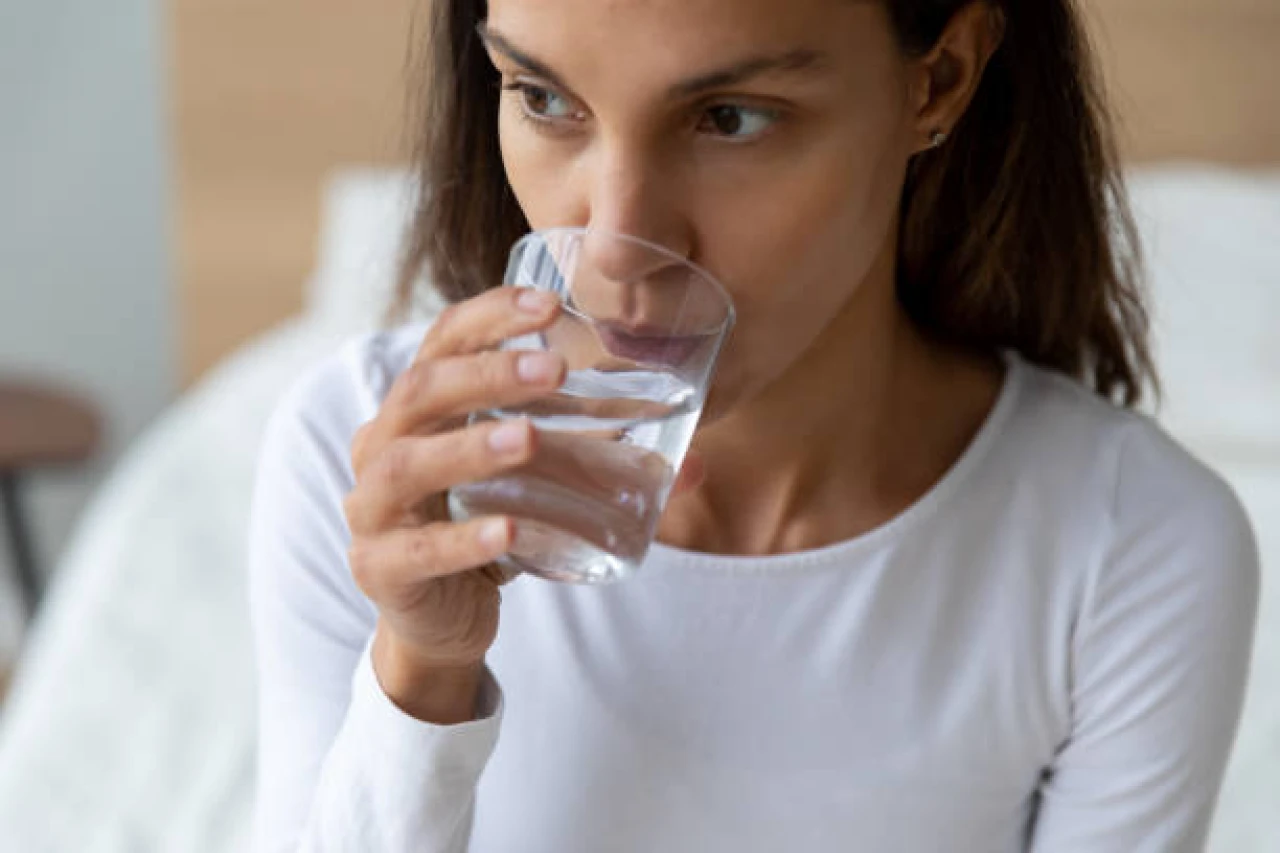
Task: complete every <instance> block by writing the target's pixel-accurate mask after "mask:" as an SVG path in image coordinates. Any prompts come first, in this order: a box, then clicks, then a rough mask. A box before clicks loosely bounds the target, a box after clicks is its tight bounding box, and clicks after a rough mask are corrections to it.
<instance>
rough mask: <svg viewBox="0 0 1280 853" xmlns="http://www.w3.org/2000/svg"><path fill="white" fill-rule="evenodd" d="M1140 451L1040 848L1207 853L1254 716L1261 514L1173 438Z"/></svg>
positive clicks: (1043, 802) (1126, 461) (1118, 520)
mask: <svg viewBox="0 0 1280 853" xmlns="http://www.w3.org/2000/svg"><path fill="white" fill-rule="evenodd" d="M1129 444H1130V445H1136V446H1130V447H1127V448H1125V450H1124V451H1122V456H1121V462H1120V464H1119V475H1118V481H1117V486H1116V494H1115V502H1114V510H1113V513H1112V524H1113V529H1112V531H1111V535H1110V536H1109V537H1107V540H1108V541H1107V542H1106V543H1103V545H1102V547H1101V548H1100V551H1101V556H1100V559H1099V560H1098V563H1097V565H1096V566H1095V567H1094V574H1093V576H1092V578H1091V581H1090V584H1089V588H1088V590H1087V592H1086V594H1085V601H1084V604H1083V608H1082V612H1081V613H1080V616H1079V622H1078V624H1077V628H1076V636H1075V641H1074V648H1073V657H1074V659H1073V661H1072V668H1071V672H1072V680H1073V683H1072V696H1071V699H1072V731H1071V735H1070V737H1069V738H1068V739H1067V741H1066V742H1065V743H1064V744H1062V745H1061V747H1060V749H1059V751H1058V754H1057V756H1056V759H1055V761H1054V763H1053V766H1052V767H1051V768H1050V770H1049V772H1048V773H1047V775H1046V778H1045V781H1044V783H1043V785H1042V788H1041V792H1040V803H1039V813H1038V816H1037V819H1036V823H1035V826H1034V827H1033V833H1032V838H1033V843H1032V845H1031V849H1032V850H1033V851H1034V853H1067V852H1068V851H1070V853H1082V851H1085V852H1086V853H1088V851H1116V852H1117V853H1121V851H1123V853H1142V851H1159V853H1179V851H1199V850H1202V849H1203V848H1204V844H1205V839H1206V836H1207V835H1208V830H1209V825H1210V820H1211V818H1212V814H1213V809H1214V805H1215V802H1216V800H1217V795H1218V790H1219V787H1220V785H1221V782H1222V776H1223V772H1224V769H1225V766H1226V763H1227V759H1228V756H1229V754H1230V752H1231V746H1232V743H1233V741H1234V738H1235V731H1236V725H1237V723H1238V721H1239V716H1240V710H1241V705H1242V701H1243V695H1244V688H1245V683H1246V680H1247V673H1248V668H1249V658H1250V652H1251V646H1252V637H1253V627H1254V620H1255V616H1256V611H1257V598H1258V586H1259V558H1258V552H1257V546H1256V542H1255V539H1254V537H1253V533H1252V530H1251V529H1250V526H1249V522H1248V519H1247V517H1246V515H1245V513H1244V510H1243V509H1242V508H1241V506H1240V503H1239V501H1238V500H1237V499H1236V497H1235V495H1234V493H1233V492H1232V491H1231V490H1230V488H1229V487H1228V486H1227V485H1226V484H1225V483H1224V482H1223V481H1221V480H1220V479H1219V478H1218V477H1217V476H1216V475H1214V474H1212V473H1210V472H1209V471H1208V470H1207V469H1205V468H1202V467H1201V466H1200V465H1199V463H1195V462H1194V460H1191V459H1190V457H1189V456H1186V455H1185V454H1183V453H1182V451H1181V450H1180V449H1177V448H1174V447H1173V446H1172V443H1171V442H1167V440H1166V439H1163V437H1162V439H1161V441H1159V442H1151V441H1144V442H1129Z"/></svg>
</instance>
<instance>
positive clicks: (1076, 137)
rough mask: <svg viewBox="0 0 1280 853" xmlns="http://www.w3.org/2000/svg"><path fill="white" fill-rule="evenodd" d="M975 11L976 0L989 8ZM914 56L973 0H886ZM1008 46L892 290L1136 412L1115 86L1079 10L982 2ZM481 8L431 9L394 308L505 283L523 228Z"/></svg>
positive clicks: (1068, 3)
mask: <svg viewBox="0 0 1280 853" xmlns="http://www.w3.org/2000/svg"><path fill="white" fill-rule="evenodd" d="M978 1H979V2H980V1H981V0H978ZM883 2H885V4H886V7H887V9H888V12H889V17H890V20H891V21H892V23H893V26H894V28H895V30H896V34H897V38H898V41H899V44H900V45H901V47H902V49H903V50H904V51H905V52H906V53H908V54H910V55H920V54H923V53H927V52H928V51H929V49H930V48H932V47H933V46H934V45H935V44H936V43H937V40H938V39H939V37H940V36H941V34H942V32H943V30H944V29H945V27H946V25H947V23H948V22H949V21H950V20H951V18H952V17H953V16H954V15H955V14H956V13H957V12H958V11H959V10H960V9H962V8H963V7H965V6H966V5H968V3H969V2H974V0H883ZM986 2H987V4H988V6H989V7H990V8H991V9H992V10H993V13H996V14H999V15H1001V16H1002V17H1003V26H1004V37H1003V40H1002V41H1001V44H1000V46H999V47H998V48H997V50H996V52H995V53H994V55H993V56H992V58H991V60H990V62H989V63H988V65H987V68H986V71H985V73H984V75H983V79H982V81H981V84H980V85H979V87H978V90H977V92H976V93H975V95H974V98H973V101H972V103H971V104H970V106H969V109H968V110H967V111H966V112H965V115H964V117H963V119H962V120H961V121H960V123H959V124H958V126H957V127H955V128H954V130H953V132H952V133H951V136H950V139H949V141H948V142H947V144H946V145H944V146H942V147H941V148H939V149H936V150H933V151H930V152H928V153H925V154H923V155H921V156H918V157H916V158H915V159H914V160H913V161H912V165H911V166H910V168H909V170H908V174H907V179H906V182H905V184H904V186H903V191H902V203H901V226H902V227H901V229H900V238H899V247H898V280H897V294H898V299H899V301H900V302H901V304H902V306H903V308H904V309H905V311H906V312H907V314H908V316H910V317H911V318H912V320H913V321H914V322H915V323H916V324H918V326H919V327H920V328H921V329H922V330H923V331H924V332H925V333H926V334H928V335H930V336H932V337H934V338H935V339H938V340H943V341H946V342H948V343H954V344H958V345H961V346H965V347H968V348H972V349H995V348H1010V349H1013V350H1016V351H1017V352H1019V353H1020V354H1021V355H1022V356H1023V357H1024V358H1026V359H1027V360H1028V361H1031V362H1033V363H1036V364H1039V365H1042V366H1044V367H1047V368H1050V369H1052V370H1056V371H1059V372H1061V373H1064V374H1067V375H1069V376H1072V377H1074V378H1076V379H1077V380H1079V381H1081V382H1083V383H1085V384H1086V385H1087V386H1088V387H1090V388H1092V389H1093V390H1094V391H1096V392H1097V393H1098V394H1100V395H1102V396H1104V397H1106V398H1108V399H1111V400H1113V401H1116V402H1119V403H1121V404H1123V405H1128V406H1131V405H1134V404H1136V403H1137V402H1138V401H1139V400H1140V399H1141V397H1142V395H1143V393H1144V390H1145V389H1146V387H1148V386H1150V387H1151V389H1153V390H1156V389H1157V388H1158V381H1157V377H1156V373H1155V368H1154V364H1153V360H1152V358H1151V352H1150V346H1149V342H1148V334H1149V322H1148V316H1147V311H1146V308H1145V306H1144V300H1143V288H1142V286H1141V275H1140V270H1141V265H1140V258H1139V244H1138V240H1137V236H1136V229H1135V227H1134V223H1133V219H1132V216H1131V213H1130V211H1129V207H1128V201H1127V197H1126V193H1125V189H1124V184H1123V180H1122V176H1121V172H1120V166H1119V158H1118V155H1117V151H1116V144H1115V140H1114V134H1113V130H1112V124H1111V120H1110V116H1109V114H1108V110H1107V105H1106V102H1105V98H1104V94H1103V90H1102V86H1101V83H1100V81H1099V77H1098V74H1097V71H1096V69H1095V62H1094V58H1093V55H1092V51H1091V49H1090V45H1089V42H1088V39H1087V38H1086V35H1085V32H1084V29H1083V27H1082V25H1081V21H1080V16H1079V12H1078V10H1077V9H1076V7H1075V5H1074V3H1073V2H1072V0H1037V2H1035V3H1023V2H1012V0H986ZM486 12H487V9H486V2H485V0H433V2H432V3H431V4H430V8H429V10H428V11H427V12H426V15H427V16H428V18H427V20H426V23H427V27H428V32H427V33H426V34H425V36H424V37H423V38H422V39H421V40H420V44H421V47H422V54H423V63H422V67H421V69H420V71H421V73H422V74H423V77H424V78H425V79H424V91H423V92H422V93H421V95H422V97H420V98H419V99H418V100H417V106H418V115H417V117H416V119H415V121H414V128H415V130H414V132H415V133H416V161H417V170H418V178H419V181H420V185H421V186H422V187H423V188H424V191H423V192H422V193H421V195H420V200H419V203H418V207H417V209H416V211H415V214H414V218H413V221H412V224H411V227H410V231H409V234H408V241H407V243H406V247H405V257H404V266H403V268H402V272H401V278H400V285H399V289H398V299H397V307H398V309H399V310H400V311H401V312H403V311H404V310H405V309H407V307H408V306H409V305H410V303H411V302H412V301H413V298H414V295H415V289H416V288H417V287H419V286H420V285H419V282H420V281H421V280H422V277H423V273H428V274H429V278H430V280H431V282H432V284H433V286H434V287H435V288H436V289H437V290H438V291H439V293H440V295H441V296H443V297H444V298H445V299H446V300H448V301H450V302H456V301H459V300H462V299H465V298H468V297H470V296H474V295H476V294H478V293H481V292H482V291H484V290H486V289H489V288H491V287H494V286H497V284H498V283H499V282H500V281H501V280H502V274H503V268H504V266H505V263H506V256H507V252H508V250H509V248H510V246H511V244H512V243H514V242H515V241H516V240H517V239H518V238H519V237H520V236H522V235H523V234H524V233H526V232H527V231H528V229H529V225H528V222H527V220H526V219H525V217H524V214H523V213H522V212H521V210H520V207H519V205H518V204H517V202H516V199H515V196H514V194H513V193H512V191H511V187H510V185H509V184H508V183H507V179H506V174H505V172H504V169H503V165H502V158H501V153H500V150H499V147H498V133H497V121H498V101H499V94H500V93H499V83H500V81H499V77H498V74H497V72H496V71H495V70H494V69H493V67H492V65H491V64H490V62H489V61H488V58H487V57H486V55H485V53H484V49H483V46H482V44H481V42H480V39H479V36H478V34H477V31H476V28H477V24H479V23H480V22H481V21H482V20H483V18H484V16H485V14H486Z"/></svg>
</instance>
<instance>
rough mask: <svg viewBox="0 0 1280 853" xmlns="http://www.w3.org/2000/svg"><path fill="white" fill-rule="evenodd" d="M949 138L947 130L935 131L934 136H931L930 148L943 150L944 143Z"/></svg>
mask: <svg viewBox="0 0 1280 853" xmlns="http://www.w3.org/2000/svg"><path fill="white" fill-rule="evenodd" d="M947 138H948V136H947V132H946V131H945V130H941V129H939V130H935V131H934V132H933V133H932V134H930V135H929V147H930V148H941V147H942V145H943V143H945V142H946V141H947Z"/></svg>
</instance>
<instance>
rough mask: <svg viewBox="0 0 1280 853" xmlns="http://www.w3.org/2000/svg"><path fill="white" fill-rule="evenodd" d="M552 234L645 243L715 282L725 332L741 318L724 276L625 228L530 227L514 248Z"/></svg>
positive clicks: (652, 250)
mask: <svg viewBox="0 0 1280 853" xmlns="http://www.w3.org/2000/svg"><path fill="white" fill-rule="evenodd" d="M548 234H569V235H572V236H575V237H578V238H582V237H585V236H586V235H587V234H604V235H605V236H607V237H611V238H613V239H616V240H624V241H626V242H628V243H634V244H636V245H638V246H642V247H644V248H646V249H648V250H649V251H651V252H654V253H656V254H659V255H662V256H664V257H666V258H670V259H671V260H673V261H676V262H678V263H680V264H682V265H684V266H686V267H689V268H690V269H692V270H693V271H694V272H696V273H697V274H698V275H699V277H701V278H702V279H703V280H704V281H707V282H709V283H710V284H711V287H712V289H713V290H714V291H715V293H716V295H717V296H718V297H719V298H720V301H721V302H722V303H723V304H724V308H725V317H724V321H723V323H722V324H721V332H722V333H723V334H727V333H728V332H729V330H730V329H732V328H733V325H734V323H735V321H736V319H737V310H736V309H735V308H734V305H733V297H732V296H730V295H729V289H728V288H727V287H725V286H724V284H722V283H721V281H720V279H718V278H716V277H715V276H714V275H712V274H711V272H710V271H708V270H707V269H706V268H705V267H703V266H701V265H700V264H698V263H696V262H694V261H691V260H689V259H688V258H686V257H685V256H684V255H681V254H680V253H679V252H675V251H672V250H671V249H668V248H667V247H666V246H663V245H661V244H660V243H654V242H652V241H650V240H646V239H644V238H643V237H636V236H634V235H632V234H624V233H622V232H621V231H610V230H609V229H607V228H593V227H591V226H581V225H556V226H553V227H550V228H537V229H533V230H530V231H528V232H526V233H525V234H524V235H523V236H521V237H520V239H519V240H517V241H516V242H515V244H514V245H513V246H512V247H511V248H512V251H513V252H514V251H516V250H517V249H520V248H522V247H524V245H525V244H526V243H531V242H533V241H534V240H536V239H538V238H540V237H542V236H543V235H548Z"/></svg>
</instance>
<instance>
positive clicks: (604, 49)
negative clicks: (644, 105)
mask: <svg viewBox="0 0 1280 853" xmlns="http://www.w3.org/2000/svg"><path fill="white" fill-rule="evenodd" d="M488 24H489V26H490V27H491V28H492V29H493V30H494V31H496V32H498V33H500V34H501V35H502V36H504V37H505V38H507V39H508V40H510V41H511V42H512V43H514V44H515V45H517V46H518V47H520V48H521V49H522V50H524V51H527V52H528V53H530V54H531V55H533V56H536V57H537V58H538V59H539V60H542V61H544V62H546V63H549V64H551V65H553V66H554V67H555V68H556V70H557V71H560V72H561V73H563V74H564V75H565V76H566V77H571V78H575V79H577V80H604V79H610V78H616V77H619V76H628V75H627V72H628V71H629V70H632V69H634V70H641V69H642V70H643V73H644V75H645V77H646V79H654V80H657V79H669V80H675V79H679V78H681V77H684V76H687V75H688V74H689V73H690V72H693V71H697V70H700V69H705V68H709V67H715V66H717V65H720V64H723V63H726V62H734V61H739V60H741V59H743V58H746V57H750V56H756V55H760V54H770V55H778V54H785V53H787V52H790V51H794V50H797V49H803V50H813V51H818V52H821V53H823V54H824V55H825V56H826V57H828V58H829V59H830V64H832V65H835V66H838V65H840V64H842V63H846V62H849V61H856V59H857V57H859V56H860V55H865V54H867V53H869V52H871V51H874V50H878V49H883V47H884V42H885V40H886V37H887V35H888V24H887V19H886V18H885V16H884V15H883V12H882V9H881V7H880V4H879V3H877V2H872V0H490V3H489V17H488Z"/></svg>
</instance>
